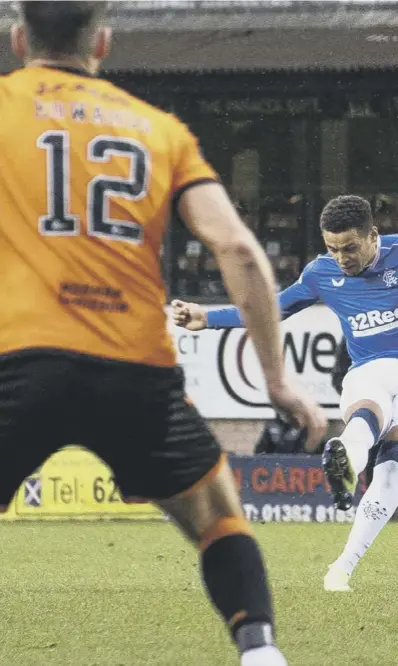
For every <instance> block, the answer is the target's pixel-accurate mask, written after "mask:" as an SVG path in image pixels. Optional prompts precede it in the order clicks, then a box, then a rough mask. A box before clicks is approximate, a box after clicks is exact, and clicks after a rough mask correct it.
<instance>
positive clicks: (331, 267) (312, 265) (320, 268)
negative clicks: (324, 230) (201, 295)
mask: <svg viewBox="0 0 398 666" xmlns="http://www.w3.org/2000/svg"><path fill="white" fill-rule="evenodd" d="M336 268H337V264H336V262H335V260H334V259H333V257H331V256H330V254H318V256H317V257H315V259H313V260H312V261H310V262H309V263H308V264H307V265H306V267H305V269H304V272H306V273H307V274H308V275H320V274H324V273H335V272H336Z"/></svg>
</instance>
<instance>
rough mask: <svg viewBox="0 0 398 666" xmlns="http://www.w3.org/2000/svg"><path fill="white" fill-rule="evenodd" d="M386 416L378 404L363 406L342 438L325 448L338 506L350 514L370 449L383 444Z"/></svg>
mask: <svg viewBox="0 0 398 666" xmlns="http://www.w3.org/2000/svg"><path fill="white" fill-rule="evenodd" d="M381 420H382V415H381V413H380V409H379V407H378V406H377V405H376V404H373V403H372V402H370V401H364V402H363V403H359V404H358V405H357V406H355V408H354V409H353V410H351V415H350V417H349V418H348V421H347V425H346V427H345V429H344V431H343V433H342V434H341V435H340V437H333V438H332V439H330V440H329V441H328V442H327V443H326V445H325V448H324V451H323V455H322V464H323V468H324V471H325V476H326V478H327V480H328V482H329V485H330V488H331V491H332V496H333V500H334V503H335V505H336V507H337V508H338V509H341V510H342V511H347V510H348V509H349V508H350V507H351V506H352V502H353V497H354V494H355V489H356V486H357V481H358V475H359V474H360V473H361V472H362V471H363V470H364V469H365V467H366V463H367V461H368V455H369V449H371V447H372V446H373V445H374V444H375V443H376V442H377V441H378V440H379V437H380V432H381V425H380V421H381Z"/></svg>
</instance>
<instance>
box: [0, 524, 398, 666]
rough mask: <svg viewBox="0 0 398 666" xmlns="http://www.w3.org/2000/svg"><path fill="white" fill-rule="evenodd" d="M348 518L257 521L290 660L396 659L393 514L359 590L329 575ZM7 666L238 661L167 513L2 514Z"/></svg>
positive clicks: (363, 663)
mask: <svg viewBox="0 0 398 666" xmlns="http://www.w3.org/2000/svg"><path fill="white" fill-rule="evenodd" d="M348 530H349V526H345V525H297V524H296V525H294V524H268V525H258V526H256V533H257V536H258V538H259V539H260V542H261V545H262V547H263V549H264V552H265V554H266V557H267V561H268V565H269V570H270V575H271V580H272V584H273V590H274V597H275V602H276V613H277V622H278V639H279V643H280V645H281V647H282V648H283V649H284V651H285V652H286V656H287V657H288V659H289V664H290V666H380V665H381V664H382V665H383V666H396V665H397V664H398V630H397V618H398V581H397V575H396V557H397V552H398V525H396V524H395V525H394V524H392V525H390V526H388V528H387V529H386V530H385V531H384V532H383V533H382V534H381V535H380V538H379V539H378V541H377V542H376V543H375V545H374V546H373V548H372V549H371V551H370V552H369V553H368V554H367V556H366V557H365V558H364V560H363V562H362V564H361V565H360V566H359V567H358V570H357V572H356V574H355V576H354V578H353V581H352V583H353V587H354V588H355V592H354V593H353V594H332V593H325V592H324V591H323V589H322V578H323V575H324V573H325V571H326V569H327V565H328V563H330V562H331V561H333V559H334V558H335V557H336V556H337V554H338V553H339V551H340V549H341V547H342V546H343V543H344V541H345V538H346V536H347V534H348ZM0 540H1V566H0V602H1V603H0V618H1V619H0V626H1V641H0V664H1V665H2V666H21V665H25V664H29V666H184V664H186V665H187V666H224V665H225V666H229V665H231V666H237V664H238V660H237V657H236V653H235V650H234V649H233V647H232V646H231V643H230V641H229V638H228V636H227V633H226V631H225V630H224V627H223V625H222V623H221V622H219V621H218V619H217V617H216V615H215V613H214V611H213V610H212V609H211V607H210V606H209V604H208V602H207V600H206V598H205V596H204V593H203V591H202V588H201V585H200V579H199V573H198V566H197V558H196V554H195V551H194V550H193V549H192V547H191V546H190V545H189V544H188V543H187V542H186V541H184V540H183V539H182V537H180V536H179V534H178V533H177V531H176V530H175V529H174V527H172V526H171V525H169V524H163V523H161V524H157V523H147V524H137V523H134V524H131V523H130V524H129V523H106V524H98V523H94V524H87V523H81V524H70V523H67V524H59V523H58V524H48V523H47V524H43V523H40V524H38V523H35V524H21V523H19V524H11V525H10V524H2V525H0Z"/></svg>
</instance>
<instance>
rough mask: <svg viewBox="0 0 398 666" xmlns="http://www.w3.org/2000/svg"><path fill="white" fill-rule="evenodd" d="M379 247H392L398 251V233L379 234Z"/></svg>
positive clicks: (385, 248)
mask: <svg viewBox="0 0 398 666" xmlns="http://www.w3.org/2000/svg"><path fill="white" fill-rule="evenodd" d="M380 247H381V249H383V250H392V249H394V250H395V251H396V252H398V234H388V235H384V234H383V235H382V236H380Z"/></svg>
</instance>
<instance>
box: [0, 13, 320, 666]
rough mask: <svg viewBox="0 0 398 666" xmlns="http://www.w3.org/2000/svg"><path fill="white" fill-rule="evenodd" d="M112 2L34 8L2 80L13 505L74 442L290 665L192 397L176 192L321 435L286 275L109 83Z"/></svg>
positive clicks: (1, 361)
mask: <svg viewBox="0 0 398 666" xmlns="http://www.w3.org/2000/svg"><path fill="white" fill-rule="evenodd" d="M105 7H106V3H104V2H45V1H43V2H22V3H20V20H19V21H18V23H16V24H15V25H14V26H13V29H12V44H13V48H14V52H15V53H16V54H17V56H19V57H20V58H21V59H22V60H23V61H24V64H25V67H24V68H23V69H21V70H18V71H16V72H14V73H12V74H11V75H9V76H6V77H3V78H2V79H1V81H0V107H1V123H0V144H1V146H0V161H1V166H2V169H1V178H0V201H1V206H2V211H1V217H0V254H1V264H0V277H1V290H0V465H1V469H2V471H3V481H2V483H1V486H0V503H1V504H2V505H7V503H8V502H9V501H10V499H11V497H12V495H13V493H14V491H15V490H16V489H17V488H18V486H19V485H20V483H21V482H22V480H23V479H24V478H25V477H26V476H27V475H29V474H30V473H32V472H33V470H35V469H36V468H37V467H38V466H40V465H41V464H42V463H43V462H44V460H45V459H46V458H47V457H48V456H50V455H51V454H52V453H53V452H54V451H56V450H57V449H59V448H60V447H62V446H64V445H67V444H70V443H79V444H81V445H83V446H85V447H87V448H88V449H90V450H92V451H93V452H94V453H95V454H97V455H98V456H100V457H101V458H102V459H103V460H104V461H105V462H106V463H107V464H109V465H110V467H111V468H112V469H113V471H114V474H115V478H116V480H117V483H118V486H119V488H120V491H121V493H122V495H123V497H124V498H125V499H128V498H129V497H133V496H140V497H142V498H147V499H149V500H151V501H153V502H156V503H157V504H158V505H159V506H160V507H161V508H162V509H163V510H164V511H165V512H167V514H169V515H170V516H171V517H172V518H173V519H174V521H175V522H176V523H177V524H178V525H179V527H180V528H181V529H182V531H183V532H184V534H185V535H186V536H187V537H188V538H190V539H191V541H192V542H193V543H194V544H196V545H197V547H198V548H199V550H200V553H201V566H202V573H203V580H204V583H205V586H206V588H207V591H208V594H209V596H210V598H211V600H212V601H213V603H214V605H215V606H216V608H217V609H218V611H219V612H220V614H221V615H222V616H223V618H224V619H225V622H226V623H227V625H228V626H229V628H230V631H231V634H232V636H233V638H234V640H235V641H236V644H237V646H238V648H239V650H240V653H241V663H242V664H243V665H244V666H256V665H259V666H278V665H279V666H282V665H283V664H285V663H286V662H285V659H284V657H283V656H282V655H281V653H280V652H279V651H278V649H277V648H276V647H275V646H274V638H273V614H272V602H271V598H270V592H269V587H268V583H267V580H266V574H265V570H264V565H263V561H262V557H261V554H260V551H259V548H258V546H257V544H256V542H255V540H254V538H253V536H252V532H251V528H250V526H249V524H248V523H247V522H246V520H245V519H244V515H243V512H242V509H241V505H240V502H239V497H238V493H237V490H236V487H235V484H234V480H233V476H232V473H231V470H230V468H229V466H228V464H227V461H226V460H225V457H224V456H223V455H222V453H221V451H220V447H219V444H218V443H217V442H216V441H215V439H214V437H213V436H212V434H211V433H210V431H209V429H208V428H207V426H206V424H205V422H204V420H203V419H202V418H201V417H200V415H199V414H198V412H197V411H196V409H195V408H194V406H193V405H192V404H191V403H190V401H189V400H187V399H186V397H185V393H184V380H183V376H182V372H181V370H180V369H179V368H178V367H177V366H176V357H175V352H174V347H173V343H172V339H171V337H170V334H169V333H168V331H167V326H166V315H165V312H164V305H165V301H166V299H165V291H164V287H163V284H162V280H161V271H160V266H159V250H160V247H161V243H162V237H163V233H164V231H165V227H166V225H167V221H168V217H169V214H170V209H171V203H172V201H173V200H174V202H175V205H176V207H177V209H178V212H179V215H180V216H181V218H182V219H183V221H184V222H185V224H187V226H188V227H189V228H190V229H191V231H192V232H193V233H194V234H195V235H196V236H197V237H199V238H200V239H201V240H202V241H203V243H205V245H206V246H207V247H208V248H209V249H210V250H211V251H212V252H213V253H214V255H215V257H216V258H217V261H218V263H219V266H220V268H221V271H222V274H223V277H224V280H225V283H226V285H227V288H228V290H229V292H230V294H231V298H232V300H233V301H234V302H235V303H236V304H237V305H238V306H239V307H240V308H241V310H242V312H243V314H244V317H245V321H246V324H247V328H248V330H249V332H250V335H251V337H252V340H253V342H254V344H255V346H256V349H257V353H258V356H259V359H260V362H261V365H262V368H263V371H264V375H265V377H266V380H267V382H268V390H269V394H270V397H271V400H272V402H273V404H274V406H275V407H276V408H277V409H279V410H281V411H283V412H285V413H286V414H287V415H288V417H289V418H291V419H292V420H293V421H295V422H297V423H298V424H299V425H300V426H303V427H307V428H308V447H309V448H311V447H313V446H315V445H316V444H317V442H318V441H319V439H320V438H321V437H322V435H323V432H324V429H325V425H326V420H325V416H324V414H323V412H322V411H320V410H319V409H318V407H316V406H315V404H314V403H312V402H311V401H310V400H308V399H307V398H305V397H303V396H302V395H301V394H299V393H296V392H295V391H293V390H292V389H291V388H290V387H289V386H288V385H287V382H286V380H285V377H284V371H283V362H282V353H281V344H280V331H279V312H278V307H277V305H276V301H275V296H274V291H275V285H274V280H273V275H272V271H271V268H270V265H269V263H268V260H267V258H266V257H265V255H264V253H263V251H262V249H261V247H260V245H259V244H258V243H257V241H256V240H255V238H254V237H253V235H252V234H251V232H250V231H249V230H248V229H247V228H246V227H245V225H244V224H243V223H242V221H241V220H240V218H239V217H238V215H237V213H236V211H235V209H234V207H233V206H232V204H231V203H230V200H229V198H228V196H227V194H226V192H225V190H224V189H223V187H222V185H221V184H220V183H219V182H218V180H217V175H216V174H215V172H214V171H213V169H212V168H211V167H210V166H209V165H208V164H207V163H206V161H205V160H204V158H203V156H202V155H201V153H200V151H199V149H198V145H197V141H196V139H195V138H194V137H193V136H192V134H191V133H190V132H189V130H188V129H187V128H186V127H185V126H184V125H183V124H182V123H181V122H180V121H179V120H178V119H177V118H175V117H174V116H172V115H169V114H166V113H164V112H162V111H160V110H158V109H156V108H154V107H152V106H151V105H149V104H147V103H145V102H143V101H142V100H139V99H137V98H135V97H132V96H130V95H129V94H127V93H126V92H124V91H122V90H120V89H118V88H116V87H114V86H113V85H111V84H110V83H108V82H106V81H104V80H101V79H99V78H95V75H96V73H97V71H98V67H99V64H100V61H101V59H102V58H103V57H104V56H105V55H106V53H107V50H108V46H109V42H110V30H109V28H107V27H106V25H105V24H104V21H105Z"/></svg>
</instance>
